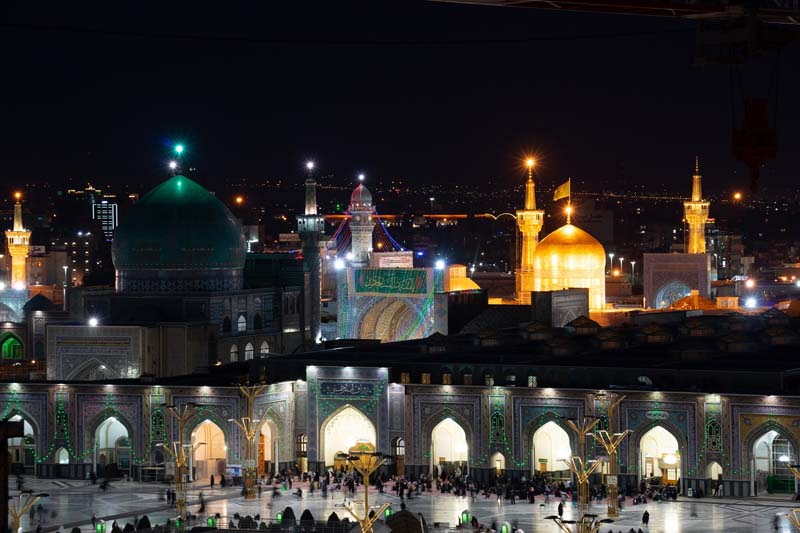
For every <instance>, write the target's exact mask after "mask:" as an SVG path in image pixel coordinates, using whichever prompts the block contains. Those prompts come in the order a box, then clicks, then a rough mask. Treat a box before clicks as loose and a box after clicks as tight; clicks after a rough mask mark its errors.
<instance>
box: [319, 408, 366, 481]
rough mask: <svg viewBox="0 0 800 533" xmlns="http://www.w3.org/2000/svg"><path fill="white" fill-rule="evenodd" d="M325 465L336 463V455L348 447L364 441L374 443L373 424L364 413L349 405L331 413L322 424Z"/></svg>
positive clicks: (344, 451) (348, 448)
mask: <svg viewBox="0 0 800 533" xmlns="http://www.w3.org/2000/svg"><path fill="white" fill-rule="evenodd" d="M322 427H323V430H322V431H321V433H322V435H323V443H324V448H323V449H324V450H325V451H324V453H323V457H324V460H325V466H326V467H328V466H334V465H335V464H336V455H337V454H339V453H347V452H348V451H350V448H352V447H353V446H355V445H356V444H358V443H361V442H364V443H369V444H371V445H373V446H374V445H375V442H377V434H376V432H375V426H374V425H373V424H372V422H370V420H369V418H367V417H366V416H365V415H364V413H362V412H361V411H359V410H358V409H356V408H355V407H353V406H351V405H346V406H345V407H344V408H342V409H341V410H339V412H337V413H334V414H333V415H331V416H330V417H329V418H328V420H326V421H325V423H324V424H323V425H322Z"/></svg>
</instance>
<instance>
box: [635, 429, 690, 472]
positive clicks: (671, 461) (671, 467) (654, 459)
mask: <svg viewBox="0 0 800 533" xmlns="http://www.w3.org/2000/svg"><path fill="white" fill-rule="evenodd" d="M639 468H640V470H639V472H640V473H641V475H642V478H643V479H647V480H649V481H650V483H652V484H658V485H662V486H663V485H675V484H676V483H677V482H678V480H679V479H680V477H681V454H680V447H679V445H678V439H676V438H675V436H674V435H673V434H672V433H670V432H669V431H668V430H666V429H664V428H663V427H662V426H655V427H654V428H653V429H651V430H650V431H648V432H647V433H645V434H644V435H642V438H641V440H640V441H639Z"/></svg>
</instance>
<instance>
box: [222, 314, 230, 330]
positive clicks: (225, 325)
mask: <svg viewBox="0 0 800 533" xmlns="http://www.w3.org/2000/svg"><path fill="white" fill-rule="evenodd" d="M222 332H223V333H230V332H231V318H230V317H228V316H226V317H225V318H223V319H222Z"/></svg>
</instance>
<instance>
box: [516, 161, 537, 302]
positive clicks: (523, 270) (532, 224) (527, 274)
mask: <svg viewBox="0 0 800 533" xmlns="http://www.w3.org/2000/svg"><path fill="white" fill-rule="evenodd" d="M526 165H527V167H528V181H526V182H525V209H522V210H519V211H517V226H518V227H519V231H520V233H521V234H522V250H521V253H520V260H519V267H518V268H517V276H516V278H517V279H516V282H517V286H516V289H517V301H518V302H520V303H523V304H530V303H531V291H532V290H533V252H534V251H535V250H536V245H537V244H539V232H540V231H541V230H542V225H543V224H544V211H542V210H540V209H536V187H535V185H534V183H533V165H534V161H533V159H528V160H527V161H526Z"/></svg>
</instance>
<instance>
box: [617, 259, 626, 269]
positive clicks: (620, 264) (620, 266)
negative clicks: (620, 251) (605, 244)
mask: <svg viewBox="0 0 800 533" xmlns="http://www.w3.org/2000/svg"><path fill="white" fill-rule="evenodd" d="M618 259H619V271H620V272H622V261H623V260H624V259H625V258H624V257H622V256H619V257H618Z"/></svg>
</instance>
